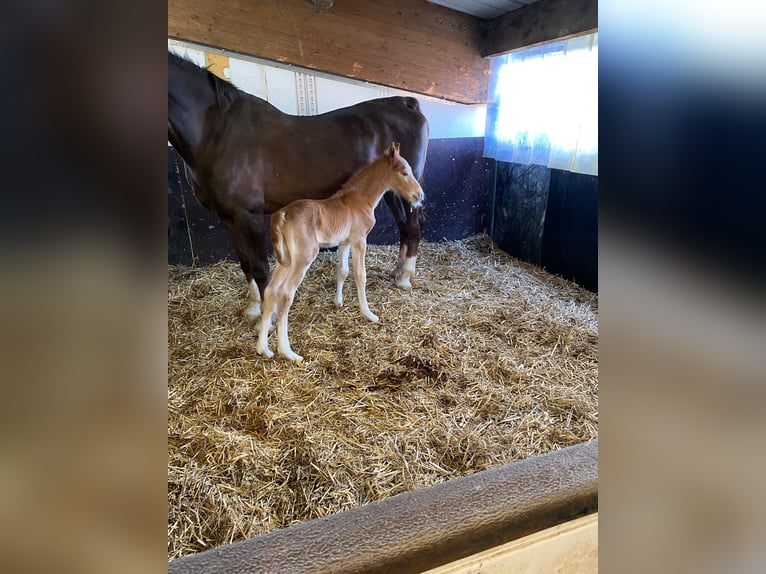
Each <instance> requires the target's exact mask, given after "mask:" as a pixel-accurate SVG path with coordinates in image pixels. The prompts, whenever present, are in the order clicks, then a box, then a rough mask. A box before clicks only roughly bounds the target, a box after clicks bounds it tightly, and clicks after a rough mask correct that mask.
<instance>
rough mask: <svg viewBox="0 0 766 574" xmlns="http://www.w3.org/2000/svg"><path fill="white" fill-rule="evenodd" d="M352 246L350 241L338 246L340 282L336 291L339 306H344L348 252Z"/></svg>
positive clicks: (338, 276) (337, 276) (338, 279)
mask: <svg viewBox="0 0 766 574" xmlns="http://www.w3.org/2000/svg"><path fill="white" fill-rule="evenodd" d="M350 248H351V246H350V245H349V244H348V243H343V244H342V245H339V246H338V272H337V273H336V275H335V278H336V279H337V282H338V289H337V291H336V292H335V305H336V306H337V307H343V283H344V282H345V281H346V277H348V252H349V250H350Z"/></svg>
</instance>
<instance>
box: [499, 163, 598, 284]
mask: <svg viewBox="0 0 766 574" xmlns="http://www.w3.org/2000/svg"><path fill="white" fill-rule="evenodd" d="M489 212H490V215H489V218H490V222H489V224H488V227H489V230H490V236H491V237H492V240H493V241H495V242H496V243H497V245H498V246H499V247H500V248H501V249H502V250H503V251H505V252H507V253H509V254H511V255H513V256H514V257H518V258H519V259H523V260H524V261H527V262H529V263H532V264H534V265H537V266H538V267H542V268H543V269H546V270H547V271H549V272H551V273H554V274H556V275H561V276H562V277H564V278H565V279H570V280H572V281H574V282H576V283H578V284H579V285H582V286H583V287H585V288H586V289H590V290H591V291H598V176H592V175H584V174H580V173H573V172H569V171H562V170H558V169H550V168H547V167H542V166H537V165H531V166H530V165H520V164H516V163H508V162H503V161H498V162H497V172H496V174H495V176H494V178H493V185H492V191H491V192H490V208H489Z"/></svg>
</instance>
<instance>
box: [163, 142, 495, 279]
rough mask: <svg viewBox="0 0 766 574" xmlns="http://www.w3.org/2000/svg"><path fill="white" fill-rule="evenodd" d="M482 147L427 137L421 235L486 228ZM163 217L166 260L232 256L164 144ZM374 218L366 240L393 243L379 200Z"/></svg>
mask: <svg viewBox="0 0 766 574" xmlns="http://www.w3.org/2000/svg"><path fill="white" fill-rule="evenodd" d="M483 145H484V143H483V138H458V139H433V140H430V142H429V144H428V155H427V158H426V166H425V170H424V173H423V190H424V191H425V194H426V201H425V203H424V213H425V216H426V220H427V221H426V227H425V231H424V239H426V240H429V241H442V240H444V239H447V240H453V239H462V238H464V237H467V236H469V235H473V234H475V233H479V232H481V231H483V230H485V229H486V226H487V217H486V211H487V205H488V198H489V187H490V183H491V181H490V178H491V176H492V160H490V159H485V158H483V157H482V151H483ZM168 215H169V219H170V220H169V222H168V246H169V253H168V262H169V263H170V264H183V265H191V264H192V259H194V260H196V263H197V264H199V265H208V264H210V263H214V262H215V261H219V260H221V259H231V260H233V261H236V260H237V257H236V253H235V252H234V248H233V247H232V246H231V241H230V240H229V237H228V235H227V234H226V231H225V230H224V228H223V226H222V225H221V223H220V222H219V221H218V218H217V216H216V215H215V214H213V213H212V212H210V211H208V210H206V209H205V208H204V207H202V206H201V205H200V203H199V202H198V201H197V199H196V198H195V197H194V194H193V192H192V190H191V186H190V185H189V183H188V182H187V181H186V177H185V174H184V169H183V162H182V160H181V158H180V156H179V155H178V152H176V151H175V150H174V149H173V148H172V147H168ZM375 218H376V219H377V223H376V224H375V227H374V228H373V230H372V231H371V232H370V235H369V236H368V238H367V241H368V243H370V244H378V245H380V244H398V243H399V230H398V229H397V227H396V224H395V223H394V219H393V216H392V215H391V211H390V210H389V209H388V206H387V205H386V204H385V201H382V200H381V202H380V205H378V207H377V209H376V210H375Z"/></svg>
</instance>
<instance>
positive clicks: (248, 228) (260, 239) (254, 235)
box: [234, 207, 269, 321]
mask: <svg viewBox="0 0 766 574" xmlns="http://www.w3.org/2000/svg"><path fill="white" fill-rule="evenodd" d="M234 226H235V228H236V231H237V233H238V234H239V237H240V239H241V241H242V250H243V251H244V254H245V255H246V257H247V260H248V262H249V264H250V273H251V275H250V277H249V278H248V289H249V291H250V304H249V305H248V307H247V310H246V311H245V316H246V317H247V318H248V320H250V321H254V320H256V319H257V318H258V317H260V316H261V301H262V299H263V293H264V291H265V290H266V286H267V284H268V282H269V260H268V249H267V243H266V242H267V240H268V229H266V224H265V218H264V216H263V208H262V207H260V208H258V207H250V208H249V209H245V208H238V209H237V210H236V211H235V213H234Z"/></svg>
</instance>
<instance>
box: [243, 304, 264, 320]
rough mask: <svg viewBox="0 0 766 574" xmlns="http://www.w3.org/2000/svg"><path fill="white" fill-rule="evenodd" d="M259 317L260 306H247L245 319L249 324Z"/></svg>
mask: <svg viewBox="0 0 766 574" xmlns="http://www.w3.org/2000/svg"><path fill="white" fill-rule="evenodd" d="M260 317H261V304H260V303H250V305H248V306H247V308H246V309H245V319H246V320H247V321H248V322H249V323H253V322H255V321H257V320H258V319H260Z"/></svg>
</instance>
